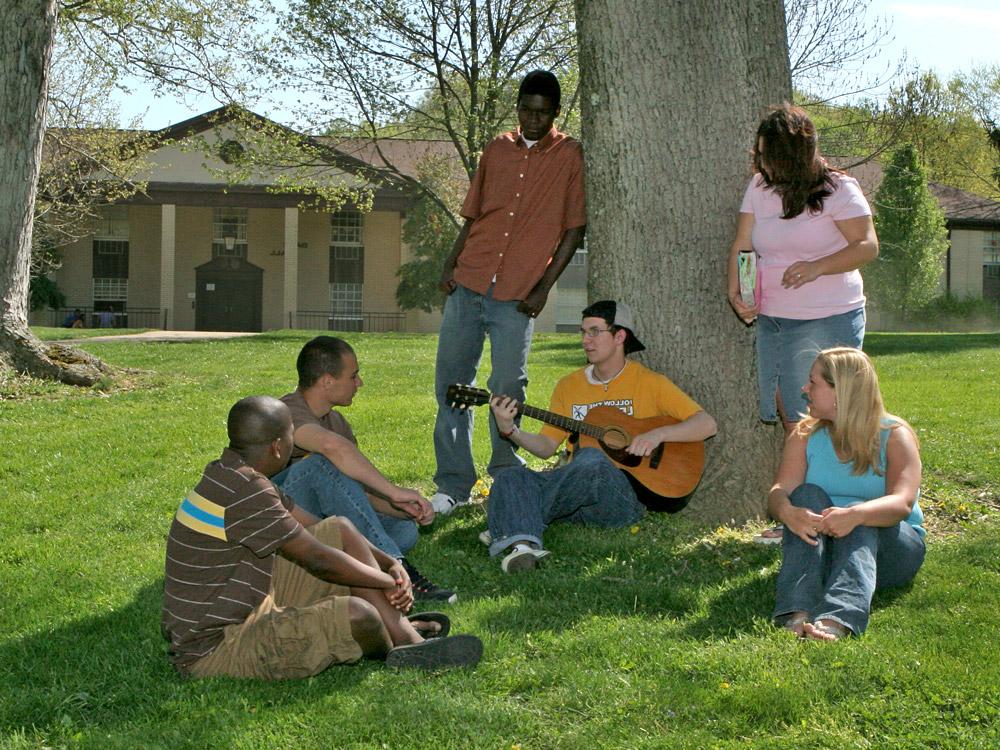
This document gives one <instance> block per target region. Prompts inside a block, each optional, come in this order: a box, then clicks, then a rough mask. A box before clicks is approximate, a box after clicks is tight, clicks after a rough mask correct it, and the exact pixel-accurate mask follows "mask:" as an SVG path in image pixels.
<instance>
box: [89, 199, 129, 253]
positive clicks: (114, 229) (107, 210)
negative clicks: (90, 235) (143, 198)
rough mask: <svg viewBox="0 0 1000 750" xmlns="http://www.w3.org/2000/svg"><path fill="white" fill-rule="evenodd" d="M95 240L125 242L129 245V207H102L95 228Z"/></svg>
mask: <svg viewBox="0 0 1000 750" xmlns="http://www.w3.org/2000/svg"><path fill="white" fill-rule="evenodd" d="M94 239H101V240H125V242H126V244H127V243H128V206H102V207H101V213H100V215H99V216H98V217H97V224H96V226H95V227H94Z"/></svg>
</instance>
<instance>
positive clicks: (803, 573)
mask: <svg viewBox="0 0 1000 750" xmlns="http://www.w3.org/2000/svg"><path fill="white" fill-rule="evenodd" d="M789 497H790V499H791V501H792V505H794V506H795V507H797V508H808V509H809V510H811V511H813V512H814V513H820V512H822V511H823V509H824V508H829V507H830V506H831V504H832V503H831V502H830V496H829V495H827V493H826V491H824V490H823V488H822V487H819V486H818V485H815V484H803V485H799V486H798V487H797V488H796V489H795V490H794V491H793V492H792V494H791V495H790V496H789ZM781 548H782V554H783V558H782V561H781V571H780V572H779V573H778V582H777V586H776V588H777V601H776V602H775V606H774V615H773V617H774V618H775V620H776V621H780V620H781V619H782V618H783V617H785V616H786V615H788V614H789V613H791V612H796V611H802V612H808V613H809V616H810V619H812V620H834V621H836V622H839V623H840V624H841V625H844V626H845V627H848V628H850V629H851V632H853V633H854V634H855V635H861V634H862V633H863V632H864V631H865V628H866V627H867V626H868V615H869V610H870V609H871V601H872V594H874V593H875V590H876V589H882V588H893V587H896V586H902V585H904V584H906V583H909V582H910V581H911V580H913V577H914V576H915V575H916V574H917V571H918V570H919V569H920V566H921V564H922V563H923V561H924V553H925V550H926V548H925V546H924V540H923V539H921V537H920V534H918V533H917V531H916V530H915V529H914V528H913V527H912V526H911V525H910V524H908V523H907V522H906V521H900V522H899V523H898V524H896V525H895V526H889V527H887V528H879V527H875V526H857V527H855V529H854V531H852V532H851V533H850V534H848V535H847V536H845V537H842V538H839V539H834V538H832V537H828V536H825V535H823V534H820V535H819V544H818V545H817V546H815V547H813V546H812V545H809V544H806V543H805V542H803V541H802V540H801V539H799V537H798V536H796V535H795V534H794V533H792V531H791V530H790V529H789V528H788V527H787V526H786V527H785V531H784V535H783V537H782V540H781Z"/></svg>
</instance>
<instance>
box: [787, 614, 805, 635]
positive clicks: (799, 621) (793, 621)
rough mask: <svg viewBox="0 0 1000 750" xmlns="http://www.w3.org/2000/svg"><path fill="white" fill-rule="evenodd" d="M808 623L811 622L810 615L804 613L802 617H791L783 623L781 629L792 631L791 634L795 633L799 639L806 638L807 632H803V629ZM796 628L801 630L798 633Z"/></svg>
mask: <svg viewBox="0 0 1000 750" xmlns="http://www.w3.org/2000/svg"><path fill="white" fill-rule="evenodd" d="M807 622H809V615H808V614H806V613H803V614H800V615H796V616H794V617H791V616H790V617H789V618H788V619H787V620H785V621H784V622H783V623H781V627H783V628H784V629H785V630H790V631H791V632H793V633H795V635H797V636H798V637H799V638H805V637H806V634H805V631H804V630H801V627H802V626H803V625H805V624H806V623H807ZM796 628H800V630H799V631H796Z"/></svg>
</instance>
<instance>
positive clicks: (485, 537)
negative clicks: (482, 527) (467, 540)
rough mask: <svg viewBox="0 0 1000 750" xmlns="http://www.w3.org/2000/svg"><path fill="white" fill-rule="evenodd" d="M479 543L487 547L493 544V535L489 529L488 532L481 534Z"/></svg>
mask: <svg viewBox="0 0 1000 750" xmlns="http://www.w3.org/2000/svg"><path fill="white" fill-rule="evenodd" d="M479 541H480V542H482V543H483V544H485V545H486V546H487V547H489V546H490V545H491V544H493V535H492V534H491V533H490V530H489V529H486V531H480V532H479Z"/></svg>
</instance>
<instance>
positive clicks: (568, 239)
mask: <svg viewBox="0 0 1000 750" xmlns="http://www.w3.org/2000/svg"><path fill="white" fill-rule="evenodd" d="M586 233H587V227H586V226H582V227H573V228H572V229H567V230H566V231H565V232H563V236H562V239H561V240H559V245H558V246H557V247H556V251H555V252H554V253H553V254H552V260H551V261H550V262H549V265H548V266H546V268H545V273H543V274H542V278H540V279H539V280H538V283H537V284H535V287H534V289H533V290H532V291H538V292H542V293H545V294H548V293H549V290H550V289H552V287H553V286H555V283H556V282H557V281H558V280H559V277H560V276H561V275H562V272H563V271H564V270H566V266H568V265H569V262H570V261H571V260H572V259H573V254H574V253H575V252H576V250H577V248H578V247H580V245H581V244H582V243H583V238H584V236H585V235H586Z"/></svg>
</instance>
